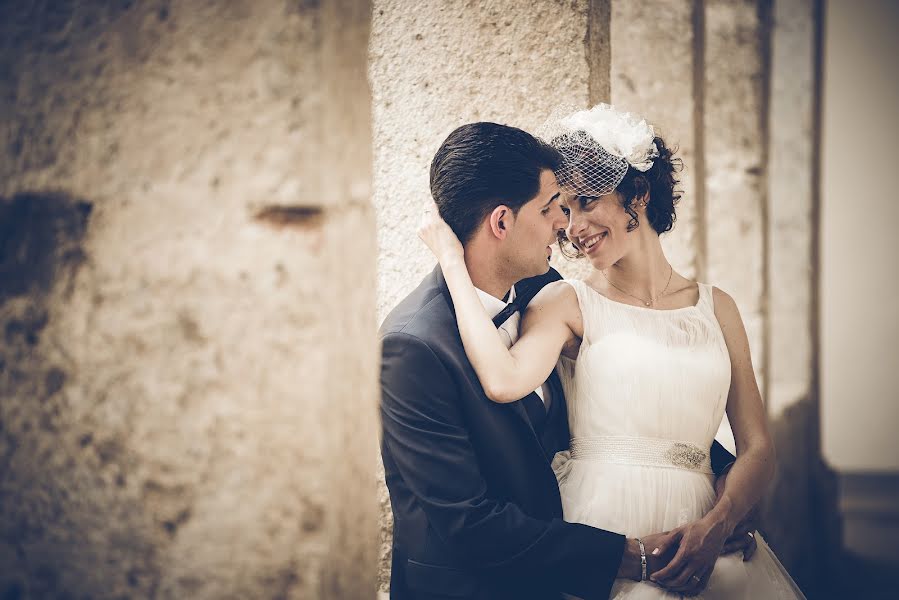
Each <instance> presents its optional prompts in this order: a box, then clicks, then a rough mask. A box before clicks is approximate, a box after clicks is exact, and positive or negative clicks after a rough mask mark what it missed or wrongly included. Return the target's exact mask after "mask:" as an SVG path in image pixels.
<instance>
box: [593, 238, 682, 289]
mask: <svg viewBox="0 0 899 600" xmlns="http://www.w3.org/2000/svg"><path fill="white" fill-rule="evenodd" d="M605 274H606V277H608V279H609V281H610V282H612V283H614V284H615V285H617V286H619V287H621V288H623V289H625V290H627V291H628V292H630V293H632V294H635V295H637V296H640V295H642V296H644V297H646V298H655V297H656V296H658V295H659V294H660V293H661V292H662V290H663V289H664V288H665V285H666V284H667V282H668V281H669V277H670V275H671V265H670V263H669V262H668V259H667V258H666V257H665V251H664V250H663V249H662V243H661V241H660V240H659V237H658V236H657V235H655V234H654V233H653V234H652V235H651V236H645V237H642V238H641V239H640V242H639V244H638V245H637V247H635V248H634V249H632V250H631V251H630V252H628V253H627V254H626V255H625V256H624V257H622V258H621V260H619V261H618V262H616V263H615V264H614V265H612V266H611V267H609V268H608V269H607V270H606V272H605Z"/></svg>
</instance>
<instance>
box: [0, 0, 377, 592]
mask: <svg viewBox="0 0 899 600" xmlns="http://www.w3.org/2000/svg"><path fill="white" fill-rule="evenodd" d="M369 8H370V7H369V6H368V5H367V4H366V3H364V2H350V1H343V0H324V1H323V2H321V3H318V2H315V3H312V2H309V3H276V2H250V1H241V2H230V3H226V4H222V3H218V2H193V1H191V2H188V1H186V0H184V1H175V2H156V3H152V4H151V3H131V2H121V3H107V2H78V3H68V2H66V3H4V4H3V5H2V8H0V28H2V32H0V33H2V35H0V40H2V42H0V43H2V44H3V45H4V47H3V50H2V52H0V57H2V58H0V72H2V73H3V77H2V80H0V106H2V109H0V115H2V116H0V136H2V145H0V152H2V153H3V155H2V159H0V197H2V203H0V248H2V254H0V257H2V263H0V274H2V277H0V323H2V326H3V329H2V331H3V335H4V336H5V337H4V343H3V345H2V349H0V395H2V397H3V401H2V404H0V424H2V428H0V595H2V596H3V597H35V598H37V597H60V598H61V597H96V598H110V597H158V598H188V597H190V598H229V597H235V598H237V597H239V598H276V597H277V598H342V597H352V598H364V597H372V596H373V595H374V589H375V563H376V551H375V550H376V530H377V524H376V506H375V502H374V494H375V481H374V475H373V474H372V470H371V468H370V466H371V456H372V452H373V451H374V448H375V447H376V414H377V413H376V402H377V392H376V383H375V382H376V371H377V369H376V364H377V355H376V341H375V328H376V322H375V311H374V306H375V302H376V300H375V294H374V285H375V281H374V253H375V236H374V227H373V224H374V215H373V212H372V211H371V209H370V207H369V204H368V202H369V201H368V194H369V177H370V173H371V170H370V169H371V158H370V148H371V135H370V112H369V110H370V104H369V101H370V96H369V91H368V86H367V82H366V79H365V72H366V71H365V69H366V56H367V41H368V31H369V25H370V13H369ZM337 248H339V249H340V251H334V250H332V249H337Z"/></svg>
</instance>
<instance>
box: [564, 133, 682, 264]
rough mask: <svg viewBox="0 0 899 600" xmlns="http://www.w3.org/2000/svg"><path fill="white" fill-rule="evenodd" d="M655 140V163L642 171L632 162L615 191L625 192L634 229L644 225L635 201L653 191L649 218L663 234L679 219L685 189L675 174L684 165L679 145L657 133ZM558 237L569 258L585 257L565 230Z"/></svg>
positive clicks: (629, 226)
mask: <svg viewBox="0 0 899 600" xmlns="http://www.w3.org/2000/svg"><path fill="white" fill-rule="evenodd" d="M653 141H654V142H655V144H656V148H658V150H659V155H658V156H657V157H656V158H655V159H654V160H653V161H652V167H650V168H649V170H648V171H646V172H641V171H638V170H637V169H635V168H634V167H632V166H628V168H627V173H625V175H624V179H622V180H621V183H619V184H618V187H617V188H615V191H617V192H619V193H620V194H621V206H622V208H624V211H625V212H626V213H627V214H628V215H629V216H630V218H631V220H630V221H629V222H628V224H627V230H628V231H633V230H635V229H636V228H637V227H639V226H640V219H639V218H637V211H635V210H634V208H633V206H634V202H636V200H637V199H638V198H642V197H643V195H644V194H646V193H647V192H649V202H647V204H646V219H647V220H648V221H649V224H650V226H652V228H653V229H654V230H655V231H656V233H658V234H659V235H661V234H663V233H665V232H666V231H670V230H671V228H672V227H674V222H675V221H676V220H677V214H676V210H675V209H676V206H677V204H678V202H679V201H680V199H681V190H679V189H677V188H676V186H677V185H678V183H680V181H679V180H678V179H677V177H676V176H675V173H678V172H680V171H681V170H682V169H683V161H682V160H681V159H680V157H675V156H674V153H675V152H677V147H676V146H675V147H674V148H669V147H668V145H667V144H666V143H665V140H663V139H662V138H661V137H659V136H655V137H654V138H653ZM580 150H581V152H582V153H583V152H588V151H589V150H588V149H586V148H582V149H580ZM558 238H559V248H560V249H561V250H562V254H564V255H565V256H567V257H569V258H581V257H583V256H584V255H583V253H582V252H581V251H580V250H578V249H577V248H576V247H575V246H574V244H572V243H571V241H570V240H569V239H568V236H566V235H565V231H560V232H559V235H558Z"/></svg>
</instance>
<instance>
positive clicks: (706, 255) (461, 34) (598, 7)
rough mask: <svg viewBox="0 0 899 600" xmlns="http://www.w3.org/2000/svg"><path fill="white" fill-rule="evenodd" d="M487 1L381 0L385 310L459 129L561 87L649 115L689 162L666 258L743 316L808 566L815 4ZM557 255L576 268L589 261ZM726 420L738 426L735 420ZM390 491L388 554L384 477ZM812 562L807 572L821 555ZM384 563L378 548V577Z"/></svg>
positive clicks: (791, 530)
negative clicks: (442, 146) (447, 141)
mask: <svg viewBox="0 0 899 600" xmlns="http://www.w3.org/2000/svg"><path fill="white" fill-rule="evenodd" d="M484 4H485V5H484V6H481V5H480V4H479V3H472V2H466V3H462V2H460V3H441V4H439V5H438V4H436V3H425V4H424V5H422V6H421V7H420V8H417V9H413V8H412V3H409V2H402V1H399V0H393V1H381V2H378V1H376V2H375V11H374V16H373V37H372V52H371V67H370V73H371V78H372V86H373V95H374V119H375V204H376V208H377V212H378V235H379V264H378V269H379V279H378V283H379V290H378V315H379V318H383V316H384V315H386V314H387V312H388V311H389V309H390V308H391V307H392V306H393V305H394V304H395V303H396V302H397V301H399V299H401V298H402V297H403V296H404V295H405V294H406V293H408V292H409V291H410V290H411V289H412V288H413V287H414V286H415V285H416V284H417V283H418V281H419V280H420V279H421V277H422V276H423V275H424V274H425V273H426V272H427V271H428V270H429V269H430V268H431V266H432V265H433V260H432V258H431V256H430V254H429V253H428V252H427V250H426V248H425V247H424V246H423V245H421V244H420V243H419V242H418V240H417V238H416V237H415V229H416V227H417V225H418V223H419V219H420V214H421V208H422V207H423V205H424V204H425V202H426V201H427V200H428V187H427V181H428V165H429V161H430V159H431V157H432V155H433V153H434V151H436V149H437V147H438V145H439V143H440V141H442V139H443V138H444V137H445V136H446V134H447V133H449V131H450V130H451V129H452V128H453V127H455V126H457V125H459V124H461V123H464V122H468V121H474V120H483V119H490V120H496V121H500V122H506V123H509V124H513V125H518V126H521V127H524V128H525V129H529V128H531V129H532V128H534V127H535V126H538V125H539V124H540V123H541V122H542V120H543V118H545V116H546V114H548V112H549V111H550V110H551V108H552V107H553V106H554V105H555V104H556V102H557V101H559V100H561V101H567V102H574V103H578V102H581V103H582V105H583V106H587V102H588V101H589V102H591V103H594V102H599V101H609V100H611V102H613V103H614V104H616V105H617V106H619V107H620V108H624V109H627V110H629V111H631V112H635V113H638V114H642V115H645V116H646V117H647V118H648V119H649V121H650V122H653V123H654V124H655V125H656V127H657V129H658V130H659V131H660V132H661V133H662V134H663V135H664V137H665V138H666V140H667V141H669V142H671V143H672V144H676V145H677V146H679V153H678V154H679V155H680V156H681V158H682V159H683V160H684V163H685V169H684V171H683V172H682V173H681V174H680V176H681V186H680V187H681V189H682V190H683V198H682V200H681V204H680V206H679V210H678V221H677V225H676V227H675V229H674V230H673V231H672V232H671V233H670V234H668V235H667V236H665V238H664V241H663V243H664V245H665V247H666V250H667V251H668V253H669V257H670V258H671V260H672V262H673V263H674V265H675V267H676V268H678V269H679V270H680V271H681V272H682V273H684V274H685V275H687V276H691V277H695V278H697V279H699V280H700V281H707V282H710V283H713V284H715V285H718V286H719V287H721V288H722V289H724V290H726V291H727V292H729V293H730V294H731V295H732V296H733V297H734V298H735V300H736V302H737V304H738V306H739V307H740V310H741V313H742V315H743V319H744V321H745V323H746V327H747V330H748V334H749V337H750V344H751V347H752V353H753V359H754V365H755V368H756V373H757V377H758V379H759V384H760V386H761V388H762V390H763V395H765V396H766V398H767V399H768V402H769V406H770V411H771V415H772V418H773V429H774V431H775V436H776V438H777V439H778V442H779V443H781V444H783V445H784V446H785V448H784V449H783V452H782V453H781V459H780V468H781V471H780V475H779V478H778V480H777V482H776V484H775V487H774V489H773V490H772V495H771V498H772V502H771V503H770V504H769V506H770V508H769V510H768V511H767V512H766V529H767V531H768V532H769V538H770V540H771V541H772V543H774V544H775V547H776V548H777V550H778V552H779V553H780V556H781V558H782V559H783V560H784V562H785V563H786V564H787V565H788V566H790V567H791V568H792V567H793V565H800V563H801V562H802V560H803V559H802V556H804V555H805V554H807V553H809V552H810V551H811V548H812V545H811V541H810V540H811V537H810V536H807V535H804V533H803V532H808V531H811V529H812V528H813V527H814V525H813V523H820V522H821V520H822V519H823V518H824V517H823V516H822V515H823V513H824V512H826V510H827V508H826V507H824V508H822V512H821V513H819V514H802V513H801V512H800V506H801V504H802V503H803V502H805V500H806V499H807V498H808V494H810V493H815V491H816V490H817V489H818V487H816V486H819V483H818V482H816V480H815V475H814V474H813V472H812V471H813V469H816V468H818V467H819V466H820V465H819V464H818V462H817V458H818V456H819V449H818V445H817V444H818V441H817V431H818V429H817V428H818V425H817V400H816V398H815V395H814V389H813V386H814V383H813V379H812V377H813V363H814V339H813V335H812V329H813V327H814V324H813V323H812V310H813V309H812V304H813V296H812V292H811V290H812V284H813V278H814V264H813V261H814V258H813V253H812V244H813V232H814V213H815V208H814V207H815V203H816V202H817V199H816V197H815V193H814V189H813V184H812V179H813V177H814V167H813V163H814V160H815V159H814V156H813V154H814V152H813V147H814V144H815V136H816V130H815V127H816V125H815V123H814V94H815V78H816V77H817V74H816V73H815V72H814V52H815V42H814V27H815V19H816V18H817V12H816V11H817V9H816V5H817V3H816V2H814V1H813V0H777V1H770V0H741V1H740V2H725V1H719V0H653V1H651V2H628V1H625V0H593V1H587V2H571V3H566V2H543V1H541V2H536V3H530V4H528V5H526V6H525V5H521V4H517V3H511V2H492V3H484ZM562 50H564V52H562ZM557 262H558V263H559V266H560V267H561V269H562V270H563V272H564V273H565V274H567V275H569V276H571V275H578V274H580V273H583V272H584V271H585V269H586V265H584V264H583V263H580V264H578V263H567V262H565V261H557ZM722 434H723V436H724V438H727V437H728V436H729V435H730V434H729V428H728V427H727V426H726V425H725V426H724V427H723V431H722ZM725 441H727V442H729V443H730V444H731V445H732V444H733V440H732V438H731V439H730V440H727V439H725ZM798 473H805V474H806V475H805V476H803V477H799V476H798V475H797V474H798ZM381 500H382V503H383V510H384V516H383V517H382V528H383V533H384V537H383V547H382V558H383V560H384V561H386V558H387V556H388V554H387V552H388V550H389V530H390V521H389V514H388V513H387V510H388V504H387V499H386V495H385V492H384V490H383V489H382V495H381ZM822 506H823V504H822ZM775 507H780V508H781V510H778V509H777V508H775ZM802 564H803V565H805V566H802V565H800V566H799V567H798V568H799V571H800V575H802V576H803V577H806V578H807V579H806V581H807V580H808V578H811V577H813V576H812V575H811V573H812V572H813V570H814V568H813V567H809V568H808V569H807V570H804V571H803V569H805V568H806V566H808V564H807V563H802ZM385 569H386V562H383V561H382V571H381V576H382V578H381V582H382V589H386V576H387V573H386V571H385Z"/></svg>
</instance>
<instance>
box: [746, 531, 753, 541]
mask: <svg viewBox="0 0 899 600" xmlns="http://www.w3.org/2000/svg"><path fill="white" fill-rule="evenodd" d="M746 534H747V535H748V536H749V537H751V538H752V539H755V534H754V533H752V532H751V531H747V532H746Z"/></svg>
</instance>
